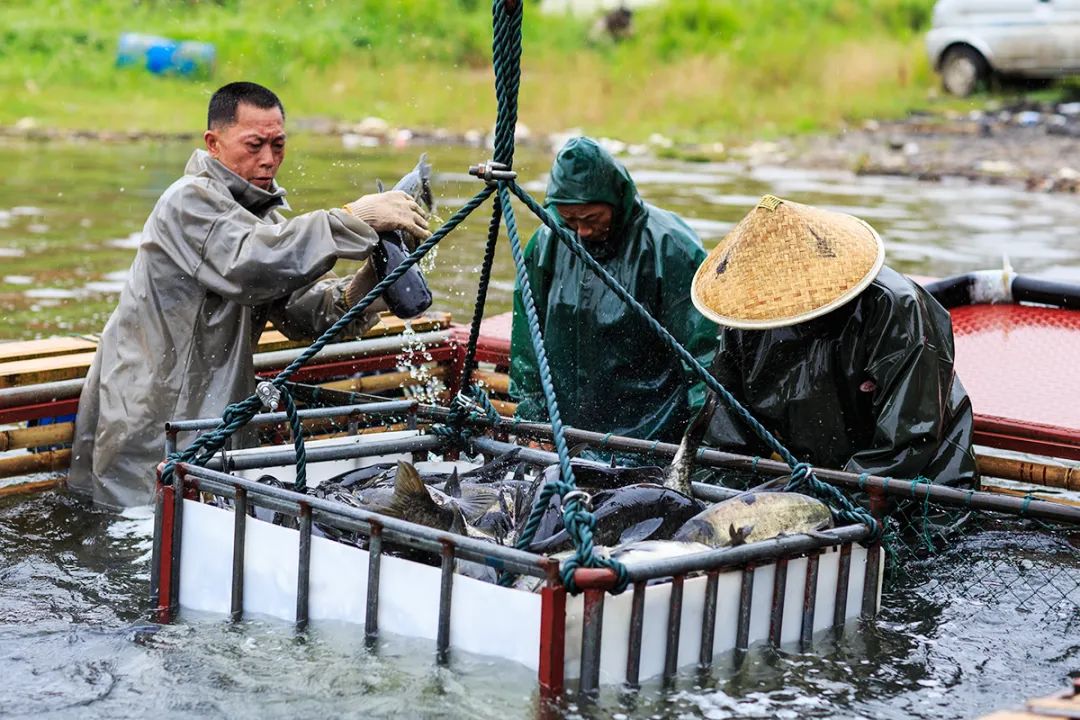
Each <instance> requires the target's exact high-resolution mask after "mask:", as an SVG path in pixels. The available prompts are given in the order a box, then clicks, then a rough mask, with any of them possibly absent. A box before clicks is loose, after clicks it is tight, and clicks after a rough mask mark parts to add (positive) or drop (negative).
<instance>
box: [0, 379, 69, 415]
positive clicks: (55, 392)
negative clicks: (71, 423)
mask: <svg viewBox="0 0 1080 720" xmlns="http://www.w3.org/2000/svg"><path fill="white" fill-rule="evenodd" d="M85 382H86V381H85V380H84V379H83V378H77V379H75V380H57V381H55V382H46V383H37V384H34V385H26V386H23V387H13V388H2V389H0V408H11V407H18V406H20V405H37V404H40V403H51V402H56V401H57V400H70V399H72V398H77V397H79V394H80V393H82V387H83V383H85Z"/></svg>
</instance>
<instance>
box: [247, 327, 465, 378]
mask: <svg viewBox="0 0 1080 720" xmlns="http://www.w3.org/2000/svg"><path fill="white" fill-rule="evenodd" d="M449 340H450V331H449V330H434V331H432V332H423V333H416V334H415V335H409V336H407V337H406V336H404V335H387V336H385V337H380V338H370V339H367V340H354V341H352V342H343V343H332V344H330V345H327V346H326V347H325V348H324V349H323V350H321V351H320V352H319V354H318V355H316V356H315V357H316V358H318V362H320V363H324V362H326V361H328V360H339V359H353V358H362V357H367V356H370V355H383V354H387V353H396V352H399V351H400V350H402V349H403V348H404V347H405V346H406V345H410V344H414V343H415V344H424V345H429V346H430V345H439V344H442V343H445V342H447V341H449ZM306 351H307V348H306V347H303V348H295V349H292V350H276V351H274V352H264V353H256V354H255V356H254V359H255V371H256V372H262V371H264V370H274V369H277V368H284V367H286V366H287V365H288V364H289V363H291V362H292V361H293V360H295V359H296V358H298V357H300V355H301V354H302V353H304V352H306ZM314 359H315V358H312V360H314Z"/></svg>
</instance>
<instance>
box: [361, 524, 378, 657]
mask: <svg viewBox="0 0 1080 720" xmlns="http://www.w3.org/2000/svg"><path fill="white" fill-rule="evenodd" d="M369 538H370V539H369V540H368V576H367V608H366V609H365V610H364V636H365V637H366V638H367V639H368V640H374V639H375V638H377V637H378V636H379V569H380V566H381V565H382V526H381V525H379V524H378V523H374V522H373V523H371V534H370V536H369Z"/></svg>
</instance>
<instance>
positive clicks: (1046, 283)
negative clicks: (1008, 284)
mask: <svg viewBox="0 0 1080 720" xmlns="http://www.w3.org/2000/svg"><path fill="white" fill-rule="evenodd" d="M1012 294H1013V300H1014V301H1016V302H1033V303H1041V304H1043V305H1053V306H1054V307H1060V308H1069V309H1070V310H1080V285H1077V284H1075V283H1063V282H1054V281H1053V280H1042V279H1040V278H1033V277H1026V276H1024V275H1017V276H1016V277H1014V278H1013V281H1012Z"/></svg>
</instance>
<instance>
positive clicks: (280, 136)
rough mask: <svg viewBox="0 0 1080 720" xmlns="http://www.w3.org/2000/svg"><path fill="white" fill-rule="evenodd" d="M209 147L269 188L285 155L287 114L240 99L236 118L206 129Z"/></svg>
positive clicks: (216, 155)
mask: <svg viewBox="0 0 1080 720" xmlns="http://www.w3.org/2000/svg"><path fill="white" fill-rule="evenodd" d="M203 140H205V141H206V150H207V152H209V153H210V155H211V157H214V158H217V159H218V160H219V161H220V162H221V164H222V165H224V166H225V167H227V168H229V169H230V170H232V171H233V172H234V173H236V174H237V175H239V176H240V177H242V178H244V179H245V180H247V181H248V182H249V183H251V184H252V185H254V186H256V187H260V188H262V189H263V190H269V189H270V185H271V184H272V183H273V182H274V176H275V175H277V171H278V168H279V167H281V161H282V160H284V159H285V118H283V117H282V116H281V110H280V109H278V108H276V107H275V108H270V109H268V110H267V109H264V108H258V107H255V106H254V105H248V104H246V103H240V104H239V105H238V106H237V107H236V122H235V123H233V124H232V125H226V126H221V127H217V128H214V129H211V130H207V131H206V133H205V134H204V135H203Z"/></svg>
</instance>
